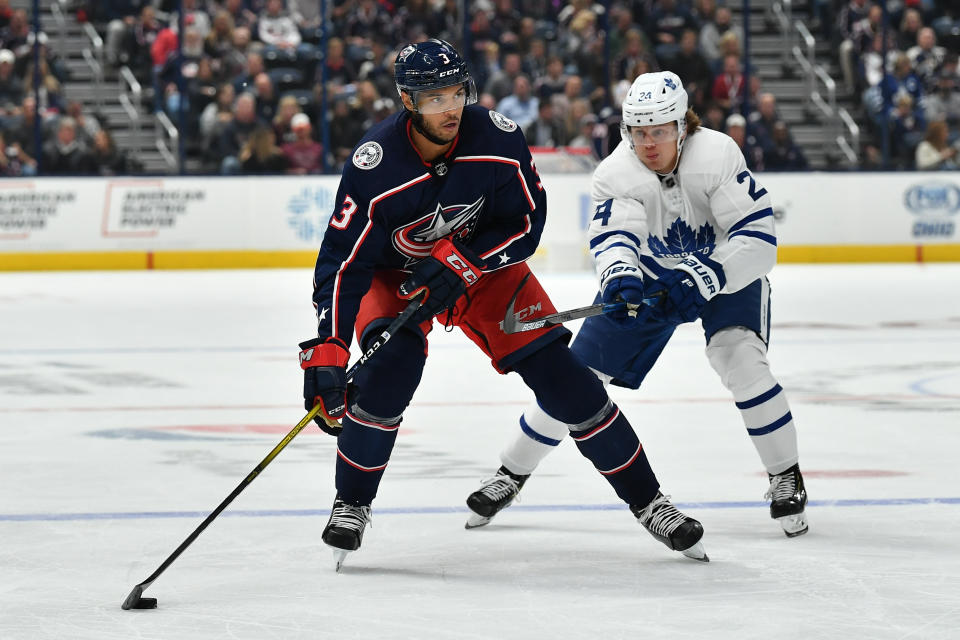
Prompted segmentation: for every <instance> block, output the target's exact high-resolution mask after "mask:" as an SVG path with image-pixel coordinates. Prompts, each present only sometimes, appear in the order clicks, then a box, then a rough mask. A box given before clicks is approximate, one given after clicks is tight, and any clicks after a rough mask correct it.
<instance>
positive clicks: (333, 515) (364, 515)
mask: <svg viewBox="0 0 960 640" xmlns="http://www.w3.org/2000/svg"><path fill="white" fill-rule="evenodd" d="M371 520H372V516H371V514H370V507H369V506H356V505H352V504H347V503H345V502H344V501H343V500H341V499H340V496H337V498H336V500H334V501H333V509H331V510H330V519H329V520H328V521H327V526H326V527H324V529H323V536H322V538H323V541H324V542H325V543H326V544H327V545H328V546H329V547H331V549H332V550H333V560H334V563H335V569H336V570H337V571H340V569H341V567H343V562H344V560H346V558H347V554H348V553H350V552H351V551H356V550H357V549H359V548H360V543H361V542H362V541H363V531H364V529H366V527H367V524H368V523H369V522H370V521H371Z"/></svg>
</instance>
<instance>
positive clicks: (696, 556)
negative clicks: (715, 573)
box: [680, 542, 710, 562]
mask: <svg viewBox="0 0 960 640" xmlns="http://www.w3.org/2000/svg"><path fill="white" fill-rule="evenodd" d="M680 553H682V554H683V555H685V556H687V557H688V558H691V559H693V560H698V561H700V562H710V558H709V557H708V556H707V552H706V550H705V549H704V548H703V543H702V542H698V543H696V544H695V545H693V546H692V547H689V548H687V549H684V550H683V551H681V552H680Z"/></svg>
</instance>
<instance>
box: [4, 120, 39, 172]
mask: <svg viewBox="0 0 960 640" xmlns="http://www.w3.org/2000/svg"><path fill="white" fill-rule="evenodd" d="M36 174H37V161H36V160H34V159H33V158H32V157H30V156H29V155H28V154H27V153H26V152H25V151H24V150H23V147H21V146H20V143H19V142H16V141H11V142H9V143H8V141H7V135H6V133H4V131H3V130H0V176H2V177H4V178H17V177H20V176H35V175H36Z"/></svg>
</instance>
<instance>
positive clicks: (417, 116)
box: [410, 111, 459, 146]
mask: <svg viewBox="0 0 960 640" xmlns="http://www.w3.org/2000/svg"><path fill="white" fill-rule="evenodd" d="M410 121H411V122H412V123H413V128H414V129H416V130H417V133H419V134H420V135H422V136H423V137H424V138H426V139H427V140H429V141H430V142H432V143H433V144H436V145H440V146H443V145H445V144H450V143H451V142H453V139H454V138H456V137H457V134H456V133H454V134H453V136H452V137H451V138H450V139H449V140H447V139H444V138H441V137H440V136H438V135H437V134H435V133H433V132H432V131H430V130H429V129H428V128H427V122H426V120H425V119H424V117H423V114H422V113H418V112H416V111H413V112H411V114H410ZM458 132H459V129H458Z"/></svg>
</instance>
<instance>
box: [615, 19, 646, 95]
mask: <svg viewBox="0 0 960 640" xmlns="http://www.w3.org/2000/svg"><path fill="white" fill-rule="evenodd" d="M649 55H650V53H649V50H648V48H647V42H646V39H645V37H644V35H643V32H642V31H640V30H639V29H628V30H627V31H626V33H624V36H623V48H622V50H621V51H620V52H619V53H618V54H617V55H615V56H613V68H614V73H615V74H616V80H626V81H627V83H628V86H629V84H633V81H634V80H635V79H636V77H637V76H635V75H633V69H634V67H635V66H636V64H637V63H638V62H640V60H643V59H646V58H647V57H649Z"/></svg>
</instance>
